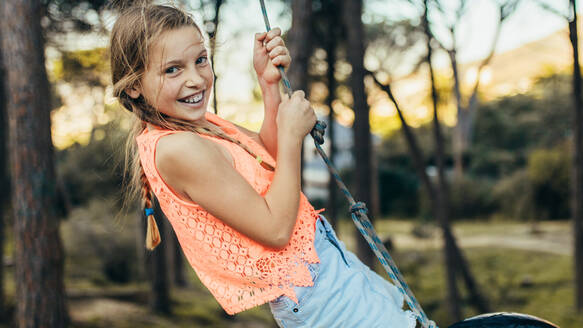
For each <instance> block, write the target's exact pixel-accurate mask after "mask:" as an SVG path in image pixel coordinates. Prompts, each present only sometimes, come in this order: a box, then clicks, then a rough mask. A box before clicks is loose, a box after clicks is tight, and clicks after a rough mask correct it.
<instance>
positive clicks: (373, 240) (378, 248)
mask: <svg viewBox="0 0 583 328" xmlns="http://www.w3.org/2000/svg"><path fill="white" fill-rule="evenodd" d="M259 2H260V3H261V11H262V12H263V20H264V21H265V28H266V29H267V31H268V32H269V31H270V30H271V27H270V25H269V19H268V18H267V10H266V9H265V1H264V0H259ZM279 70H280V72H281V79H282V82H283V85H284V87H285V89H286V92H287V94H288V95H290V96H291V93H292V90H291V84H290V83H289V80H288V79H287V76H286V75H285V72H284V69H283V67H281V66H280V67H279ZM325 129H326V123H324V122H322V121H317V122H316V125H315V126H314V128H313V129H312V131H311V132H310V134H311V135H312V137H313V138H314V144H315V146H316V150H317V151H318V153H319V154H320V156H321V157H322V159H323V160H324V162H325V163H326V166H328V170H329V171H330V173H331V174H332V176H333V177H334V179H335V180H336V184H337V185H338V187H339V188H340V190H341V191H342V193H343V194H344V196H345V197H346V199H347V200H348V202H349V203H350V216H351V217H352V221H354V224H355V225H356V228H357V229H358V231H360V233H361V234H362V236H363V237H364V239H366V241H367V242H368V244H369V246H370V248H371V249H372V251H373V252H374V254H375V255H376V256H377V258H378V259H379V261H380V262H381V264H382V266H383V268H384V269H385V271H386V272H387V274H388V275H389V277H390V278H391V280H392V281H393V284H394V285H395V286H396V287H397V289H399V292H401V294H403V296H404V298H405V302H406V303H407V306H409V309H411V311H413V313H414V314H415V316H416V317H417V320H418V321H419V323H421V325H422V326H423V328H437V325H436V324H435V322H433V321H431V320H429V318H427V315H426V314H425V312H424V311H423V309H422V308H421V305H420V304H419V302H417V299H416V298H415V296H414V295H413V292H411V289H410V288H409V286H408V285H407V283H406V282H405V279H404V278H403V276H402V275H401V272H400V271H399V269H398V268H397V265H396V264H395V262H394V261H393V259H392V257H391V255H389V252H388V251H387V248H386V247H385V245H384V244H383V243H382V242H381V240H380V239H379V237H378V234H377V233H376V231H375V230H374V227H373V225H372V223H371V222H370V219H369V218H368V215H367V213H368V209H367V208H366V204H365V203H363V202H356V201H355V200H354V198H353V197H352V194H351V193H350V191H348V188H347V187H346V185H345V184H344V182H342V179H341V178H340V175H339V174H338V171H337V170H336V168H334V166H333V164H332V161H331V160H330V159H329V158H328V155H326V153H325V152H324V150H323V149H322V147H321V146H320V145H322V144H323V143H324V132H325Z"/></svg>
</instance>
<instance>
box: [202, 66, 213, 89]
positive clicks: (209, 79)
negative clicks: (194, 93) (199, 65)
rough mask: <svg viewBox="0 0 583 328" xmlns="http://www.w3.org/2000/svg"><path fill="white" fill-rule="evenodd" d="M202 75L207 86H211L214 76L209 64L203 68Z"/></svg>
mask: <svg viewBox="0 0 583 328" xmlns="http://www.w3.org/2000/svg"><path fill="white" fill-rule="evenodd" d="M203 74H204V75H205V77H206V80H207V83H208V84H209V85H212V84H213V82H214V78H215V74H214V72H213V69H212V68H211V65H210V64H209V65H208V66H207V67H205V70H204V71H203Z"/></svg>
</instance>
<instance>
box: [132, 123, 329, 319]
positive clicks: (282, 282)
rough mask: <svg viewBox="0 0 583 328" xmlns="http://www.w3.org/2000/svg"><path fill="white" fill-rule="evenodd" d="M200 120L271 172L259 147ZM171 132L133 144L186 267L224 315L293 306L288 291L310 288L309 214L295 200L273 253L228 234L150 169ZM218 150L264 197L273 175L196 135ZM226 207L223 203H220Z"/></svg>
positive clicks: (228, 127) (312, 214) (226, 126)
mask: <svg viewBox="0 0 583 328" xmlns="http://www.w3.org/2000/svg"><path fill="white" fill-rule="evenodd" d="M206 119H207V120H208V121H209V122H212V123H214V124H216V125H218V126H220V127H221V128H222V129H223V131H224V132H225V133H227V134H229V135H231V136H232V137H234V138H236V139H237V140H239V141H241V142H242V143H244V144H246V145H247V146H248V147H249V148H250V149H252V150H253V151H254V152H255V154H257V155H259V156H261V158H262V159H263V160H264V161H267V162H268V163H269V164H271V165H272V166H274V167H275V161H274V160H273V158H272V157H271V156H270V155H269V153H268V152H267V151H266V150H265V148H263V147H262V146H261V145H259V144H257V143H256V142H255V141H253V140H252V139H251V138H250V137H248V136H247V135H245V134H243V133H242V132H240V131H239V130H238V129H237V128H236V127H235V126H234V125H233V124H232V123H230V122H228V121H225V120H223V119H221V118H220V117H218V116H216V115H214V114H212V113H210V112H207V113H206ZM176 132H177V131H170V130H162V129H156V130H152V131H148V130H147V129H146V130H145V131H144V132H142V134H140V135H139V136H138V137H137V138H136V140H137V143H138V148H139V153H140V161H141V163H142V166H143V168H144V172H145V174H146V176H147V178H148V181H149V182H150V186H151V188H152V190H153V192H154V194H155V195H156V197H157V198H158V201H159V203H160V207H161V208H162V211H163V212H164V214H166V216H167V217H168V220H169V221H170V223H171V224H172V227H173V229H174V231H175V233H176V236H177V237H178V241H179V242H180V245H181V247H182V250H183V251H184V254H185V256H186V258H187V259H188V262H189V263H190V265H191V266H192V268H193V269H194V271H195V272H196V274H197V275H198V277H199V279H200V280H201V282H202V283H203V284H204V285H205V286H206V287H207V288H208V289H209V291H210V292H211V293H212V294H213V296H214V297H215V298H216V300H217V301H218V302H219V304H220V305H221V306H222V307H223V309H225V311H226V312H227V313H229V314H235V313H238V312H241V311H243V310H246V309H249V308H252V307H254V306H257V305H261V304H264V303H266V302H268V301H271V300H273V299H275V298H277V297H279V296H281V295H286V296H288V297H289V298H291V299H293V300H294V301H295V302H297V298H296V295H295V293H294V290H293V287H294V286H312V285H313V281H312V278H311V275H310V272H309V271H308V268H307V264H308V263H319V262H320V260H319V259H318V255H317V254H316V252H315V250H314V233H315V223H316V219H317V217H318V213H319V212H320V211H315V210H314V208H313V207H312V206H311V205H310V203H309V202H308V200H307V198H306V197H305V195H304V194H301V195H300V206H299V212H298V218H297V221H296V224H295V227H294V230H293V233H292V236H291V239H290V241H289V244H288V245H287V246H286V247H285V248H283V249H281V250H275V249H272V248H269V247H267V246H264V245H262V244H260V243H258V242H256V241H254V240H252V239H250V238H248V237H246V236H244V235H243V234H241V233H239V232H238V231H236V230H234V229H233V228H231V227H230V226H228V225H226V224H225V223H223V222H222V221H221V220H220V219H219V218H216V217H214V216H213V215H211V214H210V213H208V212H207V211H206V210H205V209H204V208H202V207H201V206H199V205H197V204H195V203H192V202H188V201H185V200H182V199H181V198H179V197H178V196H177V195H176V194H175V193H174V191H173V190H172V189H171V188H170V187H169V186H168V185H167V184H166V183H165V182H164V181H163V180H162V178H161V177H160V174H159V173H158V170H157V169H156V165H155V151H156V144H157V142H158V140H159V139H160V138H161V137H163V136H166V135H169V134H172V133H176ZM201 136H202V137H204V138H207V139H210V140H212V141H214V142H217V143H219V144H221V145H222V146H223V147H225V148H226V149H228V150H229V152H230V153H231V155H232V157H233V161H234V166H235V169H236V170H237V171H238V172H239V173H240V174H241V175H242V176H243V177H244V178H245V179H246V180H247V181H248V182H249V184H251V186H253V188H254V189H255V191H257V193H259V194H260V195H262V196H263V195H265V193H266V192H267V190H268V189H269V186H270V184H271V182H272V180H273V175H274V172H272V171H269V170H266V169H264V168H263V167H262V166H261V165H259V163H258V162H257V161H256V159H255V158H253V157H252V156H251V155H249V153H247V152H246V151H245V150H244V149H242V148H241V147H239V146H237V145H235V144H234V143H231V142H229V141H227V140H224V139H221V138H218V137H217V138H215V137H210V136H205V135H201ZM225 205H227V202H226V203H225Z"/></svg>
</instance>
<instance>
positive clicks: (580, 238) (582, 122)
mask: <svg viewBox="0 0 583 328" xmlns="http://www.w3.org/2000/svg"><path fill="white" fill-rule="evenodd" d="M570 4H571V9H572V14H573V19H572V20H571V21H570V22H569V37H570V40H571V45H572V48H573V103H574V104H573V105H574V115H573V116H574V117H573V118H574V119H573V171H572V185H573V186H572V193H571V197H572V199H571V206H572V212H573V231H574V241H575V245H574V257H575V259H574V263H575V308H576V309H577V311H583V201H582V200H583V99H582V98H581V67H580V64H579V37H578V35H577V31H578V30H577V4H576V1H575V0H570Z"/></svg>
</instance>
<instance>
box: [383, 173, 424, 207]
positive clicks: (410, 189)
mask: <svg viewBox="0 0 583 328" xmlns="http://www.w3.org/2000/svg"><path fill="white" fill-rule="evenodd" d="M379 189H380V190H379V192H380V195H379V197H380V200H381V202H380V203H381V204H380V210H381V213H382V214H384V215H386V214H388V213H391V214H392V215H399V216H406V217H412V216H414V215H417V211H418V206H417V204H418V199H417V195H418V189H419V182H418V180H417V178H416V176H415V173H414V172H411V171H409V170H405V169H402V168H399V167H386V166H383V167H381V168H380V169H379Z"/></svg>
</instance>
